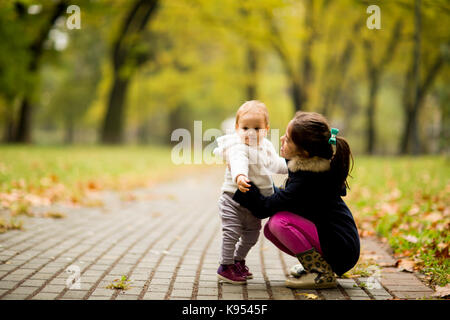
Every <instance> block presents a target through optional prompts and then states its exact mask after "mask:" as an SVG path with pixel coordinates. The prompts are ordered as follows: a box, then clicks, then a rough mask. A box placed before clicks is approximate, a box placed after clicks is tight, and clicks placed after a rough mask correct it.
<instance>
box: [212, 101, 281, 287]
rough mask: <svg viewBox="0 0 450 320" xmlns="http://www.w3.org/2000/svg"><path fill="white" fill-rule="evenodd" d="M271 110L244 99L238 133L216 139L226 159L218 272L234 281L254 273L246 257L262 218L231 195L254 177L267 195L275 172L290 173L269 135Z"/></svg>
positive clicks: (238, 115) (217, 151) (217, 152)
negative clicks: (246, 262)
mask: <svg viewBox="0 0 450 320" xmlns="http://www.w3.org/2000/svg"><path fill="white" fill-rule="evenodd" d="M268 130H269V113H268V111H267V108H266V106H265V104H264V103H262V102H260V101H257V100H251V101H247V102H245V103H244V104H243V105H242V106H241V107H240V108H239V109H238V111H237V113H236V124H235V133H233V134H227V135H224V136H222V137H219V138H218V139H217V143H218V147H217V148H216V149H215V150H214V154H215V155H216V156H217V157H222V158H223V159H225V160H226V162H227V169H226V171H225V181H224V183H223V185H222V189H221V191H222V194H221V196H220V199H219V209H220V214H221V219H222V255H221V261H220V266H219V269H218V270H217V276H218V278H219V279H221V280H223V281H226V282H228V283H232V284H243V283H246V279H251V278H252V274H251V273H250V272H249V270H248V267H247V266H246V265H245V258H246V256H247V254H248V252H249V251H250V249H251V248H252V247H253V246H254V245H255V244H256V242H257V241H258V237H259V232H260V229H261V220H260V219H258V218H256V217H254V216H253V215H252V213H251V212H250V211H248V210H247V209H246V208H244V207H242V206H240V205H239V204H238V203H237V202H235V201H234V200H233V199H232V198H233V195H234V193H235V192H236V190H237V189H239V190H241V191H242V192H246V191H248V188H249V187H250V185H249V182H250V181H252V182H253V183H254V184H255V185H256V186H257V187H258V188H259V189H260V191H261V193H262V194H263V195H265V196H269V195H271V194H273V192H274V190H273V181H272V176H271V175H272V174H274V173H287V165H286V161H285V159H284V158H282V157H280V156H278V153H277V152H276V151H275V148H274V146H273V145H272V143H271V142H270V141H269V140H268V139H267V138H266V136H267V132H268Z"/></svg>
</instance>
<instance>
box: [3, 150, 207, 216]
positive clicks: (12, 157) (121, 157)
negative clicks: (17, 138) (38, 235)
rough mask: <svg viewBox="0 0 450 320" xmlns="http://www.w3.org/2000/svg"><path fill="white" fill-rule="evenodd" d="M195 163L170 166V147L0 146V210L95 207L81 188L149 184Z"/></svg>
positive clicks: (22, 211) (123, 188)
mask: <svg viewBox="0 0 450 320" xmlns="http://www.w3.org/2000/svg"><path fill="white" fill-rule="evenodd" d="M196 167H198V166H190V167H186V166H176V165H174V164H173V163H172V161H171V149H170V148H169V147H160V146H37V145H31V146H25V145H0V209H1V207H6V208H8V209H10V212H11V214H12V215H13V216H14V215H31V213H30V207H31V206H32V205H39V204H45V203H47V204H48V203H54V202H56V201H71V202H73V203H79V204H82V205H87V206H98V205H99V204H93V203H91V202H92V200H88V199H87V197H85V195H86V192H88V191H97V190H102V189H114V190H118V191H126V190H130V189H133V188H137V187H144V186H151V185H154V184H157V183H158V182H159V181H161V180H168V179H172V178H176V177H177V175H179V174H182V173H185V172H186V171H188V170H191V169H192V170H194V169H195V168H196ZM89 201H90V202H89ZM100 205H101V204H100ZM48 217H53V216H50V215H49V216H48Z"/></svg>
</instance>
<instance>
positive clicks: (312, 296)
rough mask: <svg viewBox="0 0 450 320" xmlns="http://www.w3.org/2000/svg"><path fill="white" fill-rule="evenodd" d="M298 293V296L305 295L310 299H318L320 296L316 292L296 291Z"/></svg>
mask: <svg viewBox="0 0 450 320" xmlns="http://www.w3.org/2000/svg"><path fill="white" fill-rule="evenodd" d="M296 295H298V296H305V297H306V299H309V300H316V299H318V298H319V297H318V296H316V295H315V294H314V293H296Z"/></svg>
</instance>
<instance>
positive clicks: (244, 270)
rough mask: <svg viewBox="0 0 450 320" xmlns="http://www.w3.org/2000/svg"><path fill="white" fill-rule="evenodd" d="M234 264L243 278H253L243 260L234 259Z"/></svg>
mask: <svg viewBox="0 0 450 320" xmlns="http://www.w3.org/2000/svg"><path fill="white" fill-rule="evenodd" d="M234 265H235V266H236V269H237V270H238V271H239V272H240V274H241V275H242V276H243V277H244V278H246V279H253V273H251V272H250V271H249V270H248V267H247V266H246V265H245V260H241V261H235V263H234Z"/></svg>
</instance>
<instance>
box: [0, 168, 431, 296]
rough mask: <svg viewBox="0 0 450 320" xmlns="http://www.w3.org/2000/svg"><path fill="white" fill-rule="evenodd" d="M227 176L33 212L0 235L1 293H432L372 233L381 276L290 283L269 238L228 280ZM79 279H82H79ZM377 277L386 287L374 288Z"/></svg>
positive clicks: (286, 261)
mask: <svg viewBox="0 0 450 320" xmlns="http://www.w3.org/2000/svg"><path fill="white" fill-rule="evenodd" d="M222 178H223V169H220V170H218V169H208V170H205V171H201V170H199V172H198V173H197V174H195V175H192V174H191V175H189V176H187V177H184V178H180V179H179V180H176V181H168V182H166V183H164V184H162V185H159V186H157V187H156V186H155V187H152V188H148V189H140V190H134V191H132V192H128V193H125V194H123V193H122V194H119V193H116V192H112V191H108V192H102V193H99V194H97V197H100V198H98V199H97V200H96V201H97V203H103V205H102V206H97V207H96V206H92V207H88V208H80V207H69V206H64V205H54V206H52V207H51V208H50V209H51V210H52V211H55V210H56V211H58V212H63V213H64V214H65V215H66V217H65V218H63V219H49V218H37V217H30V218H24V226H25V230H23V231H9V232H6V233H3V234H0V299H15V300H25V299H46V300H47V299H49V300H53V299H76V300H80V299H89V300H91V299H103V300H104V299H112V300H114V299H115V300H130V299H131V300H140V299H144V300H149V299H150V300H159V299H171V300H172V299H184V300H186V299H187V300H189V299H191V300H204V299H212V300H215V299H224V300H226V299H233V300H235V299H236V300H241V299H245V300H247V299H249V300H250V299H277V300H278V299H283V300H295V299H298V300H303V299H311V298H315V299H324V300H329V299H332V300H349V299H357V300H369V299H376V300H385V299H393V298H400V299H417V298H419V299H420V298H426V297H430V296H431V294H432V293H433V291H432V290H431V289H429V288H428V287H426V286H425V285H424V284H422V282H421V281H420V280H419V279H418V278H417V277H416V275H414V274H412V273H405V272H399V271H398V269H397V268H395V267H394V266H393V265H394V263H395V260H394V259H393V258H392V257H391V256H390V255H389V254H388V252H387V251H386V250H385V248H384V247H383V246H382V244H381V243H379V242H378V241H377V240H376V239H373V238H363V239H362V243H361V244H362V248H361V249H362V253H363V254H364V255H365V257H369V258H371V259H372V260H373V261H375V262H376V263H379V264H380V265H381V266H382V267H380V268H381V269H380V270H381V273H380V274H374V276H372V277H366V278H364V277H360V278H352V279H338V282H339V286H338V288H337V289H326V290H291V289H288V288H286V287H285V286H284V280H285V278H286V276H287V273H288V270H289V268H290V266H292V265H293V264H295V263H296V259H295V258H293V257H290V256H288V255H286V254H284V253H282V252H281V251H279V250H277V249H276V248H275V247H274V246H273V245H272V244H271V243H270V242H268V241H267V240H266V239H264V236H263V235H261V236H260V238H259V242H258V244H257V245H256V246H255V247H254V248H253V249H252V250H251V252H250V254H249V257H248V259H247V264H248V265H249V267H250V270H251V271H252V272H253V274H254V279H252V280H249V281H248V284H247V285H244V286H234V285H228V284H224V283H219V282H218V281H217V277H216V270H217V267H218V259H219V252H220V235H221V229H220V219H219V216H218V208H217V199H218V197H219V193H220V184H221V182H222ZM99 200H100V201H101V202H100V201H99ZM35 210H36V212H39V210H47V211H48V210H49V208H35ZM69 271H72V273H70V272H69ZM124 275H126V276H127V277H128V278H129V279H130V280H131V282H130V288H129V289H128V290H122V291H119V290H113V289H107V288H106V287H107V286H108V285H109V284H111V283H112V281H113V280H114V279H118V278H120V277H122V276H124ZM74 277H75V278H76V279H79V281H75V282H73V283H70V280H71V279H72V278H74ZM373 279H379V280H380V282H381V285H379V286H377V282H375V285H374V286H372V285H370V284H373V282H371V281H372V280H373ZM368 281H369V283H368V284H369V285H367V284H366V283H367V282H368ZM365 284H366V285H365ZM70 285H71V286H70Z"/></svg>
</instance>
